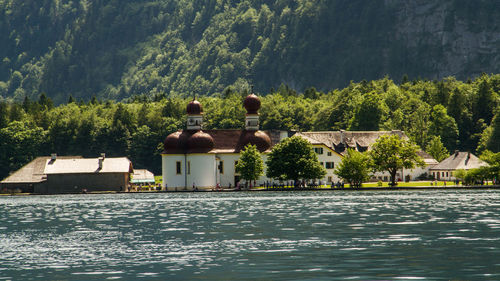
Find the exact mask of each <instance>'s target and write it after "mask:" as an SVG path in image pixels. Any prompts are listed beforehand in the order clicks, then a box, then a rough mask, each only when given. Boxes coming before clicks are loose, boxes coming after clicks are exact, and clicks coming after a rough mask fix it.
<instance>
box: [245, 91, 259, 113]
mask: <svg viewBox="0 0 500 281" xmlns="http://www.w3.org/2000/svg"><path fill="white" fill-rule="evenodd" d="M243 106H244V107H245V109H246V110H247V114H258V111H259V108H260V99H259V97H257V96H256V95H255V94H250V95H248V96H247V97H246V98H245V101H244V102H243Z"/></svg>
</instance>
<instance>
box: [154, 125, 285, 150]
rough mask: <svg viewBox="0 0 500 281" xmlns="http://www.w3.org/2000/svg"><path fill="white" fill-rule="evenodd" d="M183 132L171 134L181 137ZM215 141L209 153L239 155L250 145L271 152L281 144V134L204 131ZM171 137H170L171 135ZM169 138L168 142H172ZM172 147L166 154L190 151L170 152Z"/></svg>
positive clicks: (245, 131)
mask: <svg viewBox="0 0 500 281" xmlns="http://www.w3.org/2000/svg"><path fill="white" fill-rule="evenodd" d="M182 132H183V131H178V132H176V133H173V134H171V135H172V136H173V135H174V134H175V135H181V133H182ZM203 132H204V133H206V134H208V135H210V136H211V137H212V139H213V142H214V146H213V148H212V149H211V150H210V151H208V152H207V153H239V152H240V151H241V150H243V148H244V147H245V145H247V144H248V143H250V144H254V145H256V146H257V149H258V150H259V151H260V152H269V151H270V150H271V148H272V147H273V146H274V145H275V144H276V143H278V142H279V132H272V131H249V130H235V129H226V130H203ZM169 136H170V135H169ZM170 138H171V137H170ZM170 138H169V137H167V139H166V142H167V141H169V140H170ZM169 148H170V145H169V146H166V147H165V151H164V152H163V153H165V154H183V153H190V152H189V151H184V150H185V149H184V150H182V149H181V150H182V151H181V150H179V149H174V150H170V149H169Z"/></svg>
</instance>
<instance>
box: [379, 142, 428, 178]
mask: <svg viewBox="0 0 500 281" xmlns="http://www.w3.org/2000/svg"><path fill="white" fill-rule="evenodd" d="M417 151H418V146H416V145H415V144H413V143H411V142H410V141H407V140H404V139H401V138H400V137H399V135H396V134H394V135H382V136H380V138H378V139H377V141H376V142H375V143H374V144H373V145H372V149H371V150H370V151H369V154H370V157H371V159H372V161H373V168H374V170H375V171H379V172H385V171H387V172H389V175H390V177H391V185H392V186H396V184H397V183H396V173H397V171H398V170H400V169H403V168H404V169H412V168H414V167H415V166H416V165H418V166H424V165H425V163H424V162H423V159H422V158H421V157H420V156H418V155H417Z"/></svg>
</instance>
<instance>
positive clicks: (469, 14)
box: [0, 0, 500, 147]
mask: <svg viewBox="0 0 500 281" xmlns="http://www.w3.org/2000/svg"><path fill="white" fill-rule="evenodd" d="M499 30H500V5H498V1H497V0H475V1H469V0H443V1H434V0H421V1H397V0H384V1H382V0H376V1H360V0H356V1H354V0H352V1H344V0H276V1H263V0H238V1H229V0H203V1H201V0H194V1H193V0H120V1H118V0H109V1H108V0H106V1H104V0H93V1H89V0H0V42H1V47H0V100H1V99H8V100H10V99H14V100H17V101H22V100H23V99H24V97H29V98H30V99H31V100H36V99H38V97H39V96H40V95H41V94H45V95H46V96H47V97H49V98H51V99H52V100H53V101H54V103H55V104H61V103H65V102H66V101H67V100H68V97H69V95H72V96H73V97H74V98H75V99H77V100H80V99H83V100H84V101H86V102H88V101H89V100H90V99H91V97H92V96H95V97H97V98H98V99H100V100H104V99H110V100H122V99H124V98H128V97H131V96H135V95H142V94H144V95H147V96H149V97H152V98H153V97H154V96H158V95H163V94H167V95H172V96H174V95H175V96H183V97H186V96H189V95H191V94H192V93H197V94H202V95H213V94H216V93H218V94H221V93H222V92H224V90H226V89H227V88H228V87H232V88H233V89H234V90H236V91H238V92H241V91H243V90H244V89H247V88H248V85H250V84H253V85H255V87H256V90H257V91H259V92H262V93H266V92H269V91H271V88H274V89H276V88H278V87H279V85H281V84H285V85H288V86H289V87H291V88H293V89H296V90H297V91H300V92H303V91H305V89H307V88H309V87H315V88H317V89H319V90H321V91H328V90H330V89H334V88H343V87H346V86H347V85H349V82H350V81H351V80H352V81H361V80H363V79H366V80H376V79H382V78H383V77H385V76H386V75H389V77H392V78H394V79H397V80H398V82H400V79H401V77H403V75H404V74H407V75H408V76H409V78H410V80H413V79H418V78H419V77H422V78H426V79H438V80H440V79H443V78H445V77H447V76H453V77H456V78H457V79H459V80H466V79H468V78H471V79H475V78H477V77H479V76H480V74H481V73H482V72H485V73H500V53H499V48H498V38H499V37H500V34H499ZM349 87H351V86H349ZM431 104H432V103H431ZM103 111H105V110H103ZM473 121H474V122H476V121H477V120H473ZM337 122H342V121H337ZM457 123H459V125H460V126H461V125H463V124H461V123H460V121H457ZM486 123H488V122H486ZM474 126H475V124H474ZM460 138H461V140H462V139H468V135H466V136H464V137H461V136H460ZM471 147H473V145H471Z"/></svg>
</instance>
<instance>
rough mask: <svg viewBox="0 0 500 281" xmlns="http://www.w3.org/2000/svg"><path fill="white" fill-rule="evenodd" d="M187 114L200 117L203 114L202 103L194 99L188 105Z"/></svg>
mask: <svg viewBox="0 0 500 281" xmlns="http://www.w3.org/2000/svg"><path fill="white" fill-rule="evenodd" d="M186 112H187V114H193V115H200V114H201V113H202V112H203V108H202V107H201V103H200V102H199V101H197V100H196V99H193V100H192V101H191V102H190V103H188V105H187V108H186Z"/></svg>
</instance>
